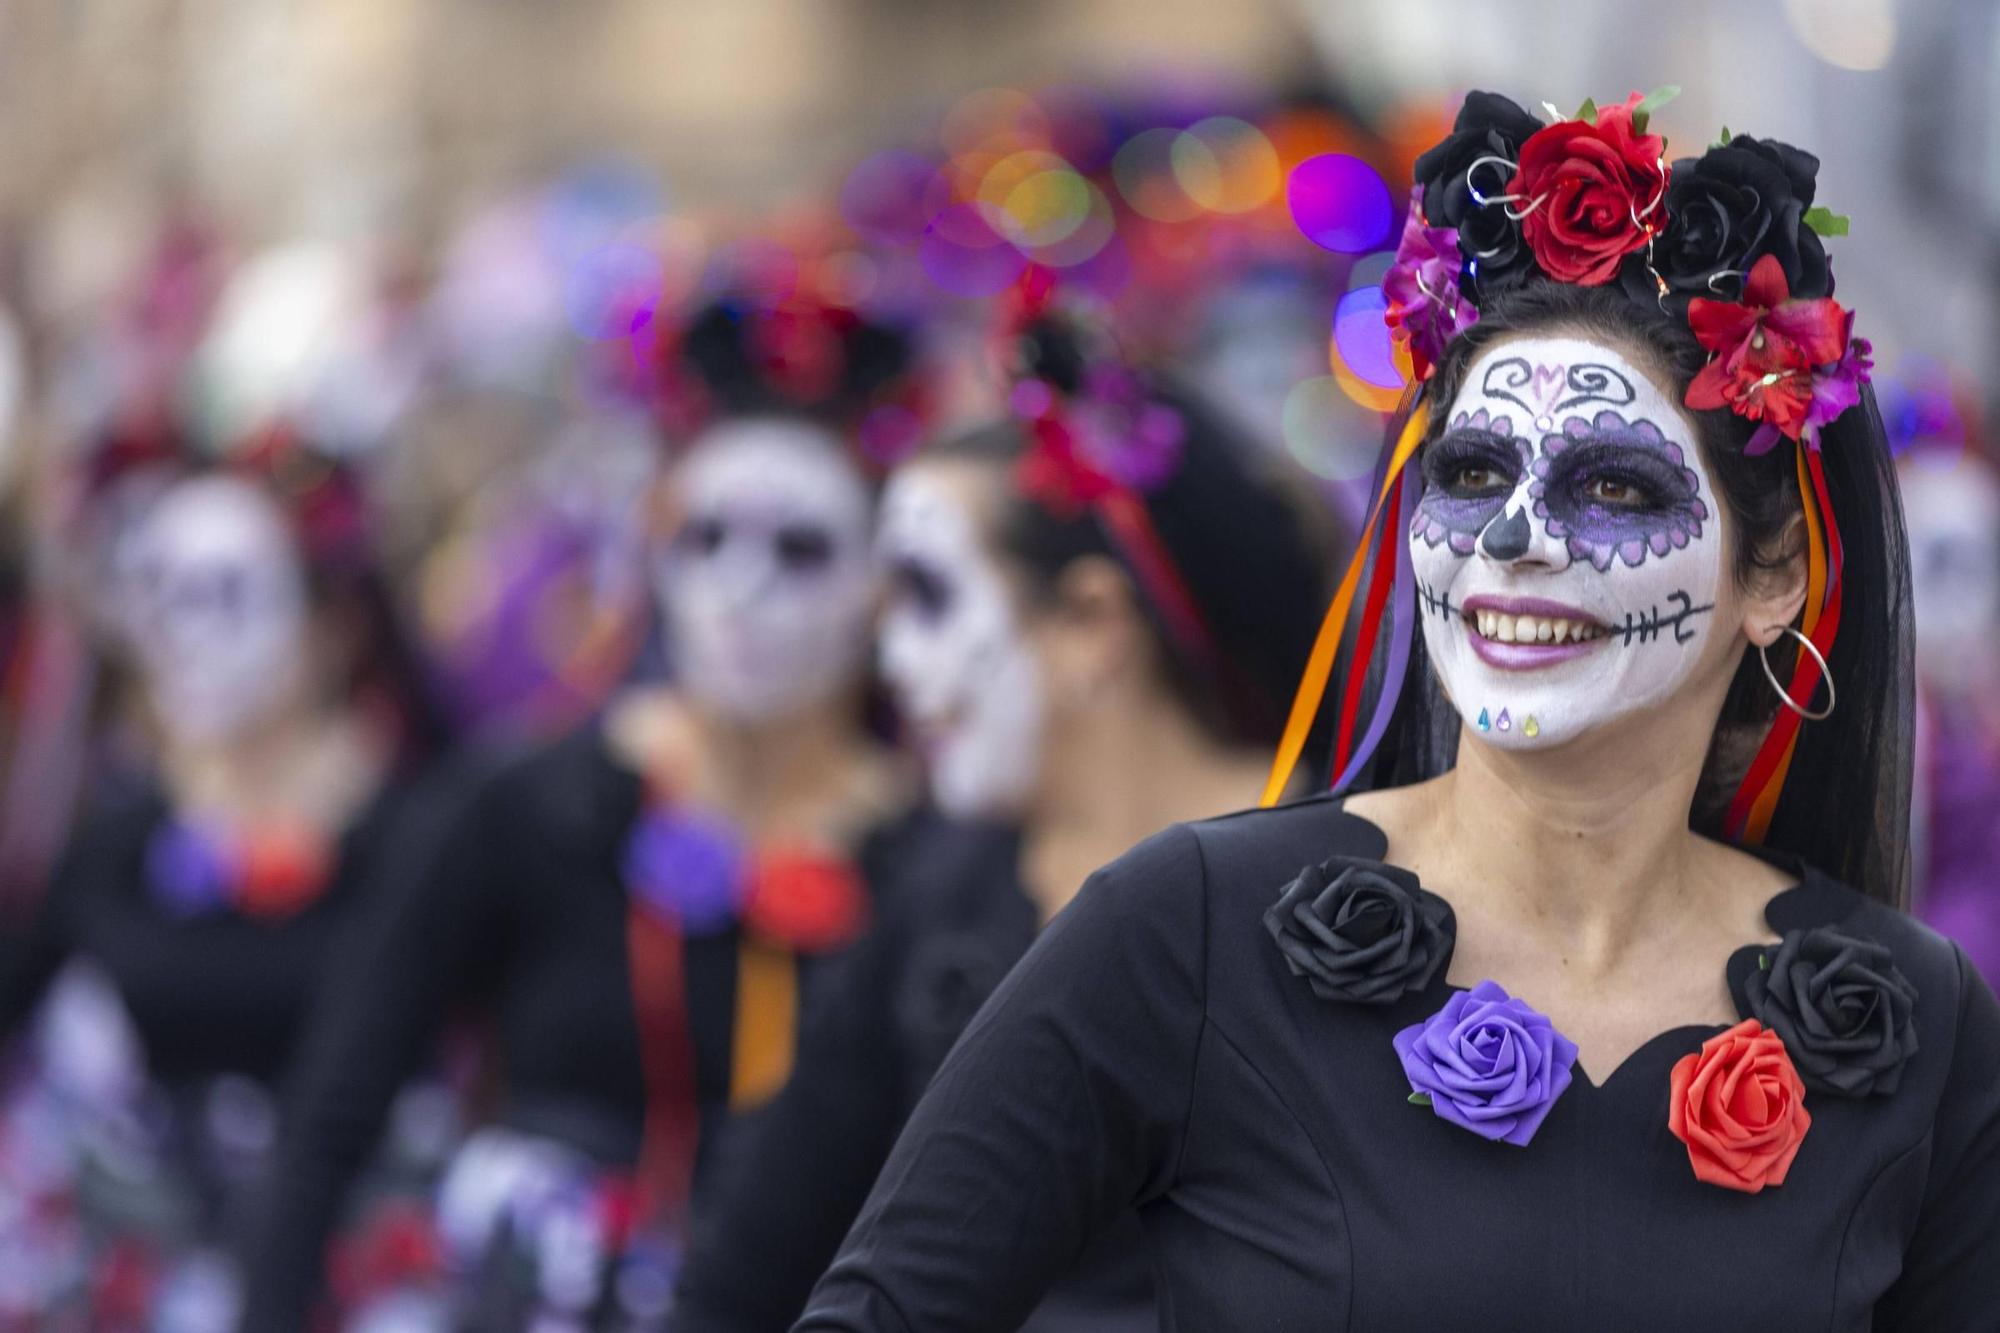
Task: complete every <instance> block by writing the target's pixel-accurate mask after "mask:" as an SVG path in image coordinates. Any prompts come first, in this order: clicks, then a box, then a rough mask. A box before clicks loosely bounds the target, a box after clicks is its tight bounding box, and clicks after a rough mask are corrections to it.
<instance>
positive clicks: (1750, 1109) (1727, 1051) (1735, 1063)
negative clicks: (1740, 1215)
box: [1667, 1018, 1812, 1194]
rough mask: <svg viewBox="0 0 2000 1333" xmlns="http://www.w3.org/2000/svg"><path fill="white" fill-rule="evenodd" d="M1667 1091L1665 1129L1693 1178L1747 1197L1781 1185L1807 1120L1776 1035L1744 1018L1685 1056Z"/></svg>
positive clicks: (1801, 1092)
mask: <svg viewBox="0 0 2000 1333" xmlns="http://www.w3.org/2000/svg"><path fill="white" fill-rule="evenodd" d="M1670 1087H1671V1093H1670V1098H1669V1103H1668V1108H1667V1128H1668V1129H1670V1130H1672V1131H1673V1135H1674V1137H1675V1138H1677V1139H1679V1140H1680V1141H1681V1142H1682V1143H1685V1144H1686V1145H1687V1150H1688V1161H1689V1162H1690V1163H1691V1164H1692V1165H1693V1167H1694V1174H1695V1178H1696V1179H1697V1180H1702V1181H1706V1182H1707V1183H1708V1184H1711V1185H1720V1186H1721V1187H1722V1188H1723V1189H1728V1190H1741V1191H1742V1192H1743V1193H1745V1194H1756V1193H1758V1192H1759V1191H1760V1190H1762V1189H1763V1188H1764V1187H1765V1186H1766V1185H1782V1184H1784V1183H1785V1173H1786V1172H1788V1171H1790V1170H1791V1167H1792V1159H1793V1158H1794V1157H1797V1156H1798V1155H1799V1145H1800V1144H1801V1143H1803V1142H1804V1141H1805V1137H1806V1130H1808V1129H1809V1128H1811V1127H1812V1117H1811V1116H1810V1115H1808V1114H1806V1089H1805V1084H1804V1083H1802V1082H1801V1081H1800V1080H1799V1071H1798V1070H1797V1069H1794V1068H1793V1067H1792V1057H1791V1056H1790V1055H1789V1054H1787V1053H1786V1051H1785V1043H1784V1042H1783V1041H1782V1040H1781V1039H1780V1038H1779V1036H1778V1034H1777V1033H1775V1032H1773V1031H1771V1030H1770V1029H1769V1028H1767V1027H1765V1026H1764V1025H1763V1024H1762V1023H1759V1022H1758V1021H1757V1020H1756V1019H1754V1018H1746V1019H1744V1020H1743V1021H1742V1022H1741V1023H1738V1024H1737V1025H1736V1026H1735V1027H1733V1028H1731V1029H1729V1031H1727V1032H1724V1033H1721V1034H1720V1035H1718V1036H1714V1037H1710V1038H1709V1039H1708V1040H1707V1041H1705V1042H1703V1043H1702V1044H1701V1050H1700V1051H1699V1052H1698V1053H1697V1054H1694V1055H1689V1056H1684V1057H1682V1059H1681V1060H1680V1062H1679V1063H1678V1064H1676V1065H1675V1066H1674V1072H1673V1076H1672V1082H1671V1084H1670Z"/></svg>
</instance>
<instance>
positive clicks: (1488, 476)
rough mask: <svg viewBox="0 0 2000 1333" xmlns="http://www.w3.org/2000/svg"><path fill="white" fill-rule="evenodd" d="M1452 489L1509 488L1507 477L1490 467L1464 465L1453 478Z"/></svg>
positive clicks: (1487, 489) (1473, 490)
mask: <svg viewBox="0 0 2000 1333" xmlns="http://www.w3.org/2000/svg"><path fill="white" fill-rule="evenodd" d="M1451 484H1452V489H1453V490H1457V491H1470V492H1478V491H1497V490H1505V489H1507V485H1508V483H1507V479H1506V478H1505V477H1503V476H1501V475H1500V474H1499V473H1498V472H1495V471H1494V470H1493V469H1492V468H1490V467H1462V468H1460V469H1459V470H1458V475H1457V476H1456V477H1453V478H1452V483H1451Z"/></svg>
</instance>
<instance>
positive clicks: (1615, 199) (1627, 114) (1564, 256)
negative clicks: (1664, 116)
mask: <svg viewBox="0 0 2000 1333" xmlns="http://www.w3.org/2000/svg"><path fill="white" fill-rule="evenodd" d="M1643 100H1644V99H1643V98H1642V97H1641V96H1640V95H1639V94H1638V93H1633V94H1632V96H1631V97H1630V98H1629V99H1627V100H1626V102H1625V104H1624V105H1623V106H1613V107H1606V108H1605V109H1604V110H1602V111H1600V112H1598V113H1597V119H1596V121H1595V122H1591V121H1585V120H1564V121H1558V122H1557V123H1556V124H1554V125H1550V126H1548V127H1546V128H1545V129H1540V130H1537V131H1535V133H1534V134H1532V135H1530V136H1529V137H1528V141H1527V142H1526V143H1524V144H1522V145H1521V160H1520V163H1519V165H1518V166H1517V167H1516V168H1515V171H1514V178H1513V180H1511V181H1509V182H1508V185H1507V192H1508V193H1509V194H1511V195H1515V196H1517V198H1516V199H1515V201H1514V202H1513V204H1512V205H1511V207H1512V208H1513V209H1514V210H1515V211H1516V212H1517V213H1519V214H1521V215H1522V222H1521V235H1522V238H1523V239H1524V240H1526V241H1527V243H1528V249H1529V250H1530V251H1532V252H1533V253H1534V256H1535V262H1536V263H1538V264H1540V265H1541V266H1542V271H1543V272H1545V273H1547V274H1548V275H1549V276H1550V277H1552V278H1556V279H1559V280H1560V281H1563V282H1573V283H1576V284H1577V285H1578V286H1582V287H1595V286H1598V285H1600V284H1602V283H1606V282H1610V281H1611V280H1612V279H1613V278H1615V277H1617V276H1618V265H1619V261H1620V260H1622V259H1623V258H1624V257H1625V256H1626V255H1629V254H1631V253H1632V252H1633V251H1634V250H1637V249H1639V248H1641V247H1642V246H1644V245H1645V244H1646V241H1647V238H1648V237H1650V236H1651V235H1652V234H1653V232H1655V231H1657V230H1658V229H1659V228H1661V227H1663V226H1665V225H1666V221H1667V218H1666V209H1665V208H1664V206H1663V203H1662V201H1663V200H1664V198H1665V195H1666V189H1667V167H1666V164H1665V163H1664V162H1663V161H1662V160H1661V158H1662V156H1663V155H1664V154H1665V152H1666V141H1665V140H1664V139H1662V138H1661V137H1660V136H1659V135H1657V134H1640V133H1639V132H1638V130H1637V129H1636V128H1635V127H1634V126H1633V124H1632V113H1633V111H1634V110H1636V109H1637V107H1638V105H1639V103H1640V102H1641V101H1643Z"/></svg>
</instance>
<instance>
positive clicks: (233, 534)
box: [132, 477, 309, 741]
mask: <svg viewBox="0 0 2000 1333" xmlns="http://www.w3.org/2000/svg"><path fill="white" fill-rule="evenodd" d="M133 559H134V573H135V585H136V586H135V589H134V607H133V610H134V616H133V621H134V623H133V627H132V628H133V634H134V638H135V648H136V650H137V655H138V659H139V665H140V670H141V672H142V674H143V675H144V678H145V683H146V688H147V691H148V693H149V694H150V695H151V697H152V703H153V709H154V712H155V713H156V714H157V715H158V717H159V722H160V725H161V726H162V727H164V728H165V729H166V730H167V731H168V732H169V733H170V734H173V735H177V736H180V737H182V738H184V739H187V740H194V741H218V740H224V739H227V738H228V737H230V736H232V735H235V734H236V733H238V732H240V731H242V730H243V729H245V728H246V727H249V726H253V725H255V724H256V723H258V722H260V721H263V720H264V719H266V718H268V717H269V716H270V715H271V714H272V713H274V712H275V711H277V710H278V709H279V708H281V707H283V706H285V705H286V704H287V703H288V702H290V701H291V700H292V699H293V698H294V697H296V694H297V692H298V691H299V690H300V689H301V688H302V687H303V686H304V684H305V680H306V652H307V622H308V619H309V611H308V605H307V595H306V582H305V573H304V570H303V569H302V568H301V567H300V563H299V556H298V551H297V548H296V547H295V546H294V545H293V542H292V537H291V533H290V532H289V531H288V530H287V528H286V526H285V520H284V516H283V515H282V514H281V513H280V512H279V510H278V508H277V506H276V505H275V504H274V503H273V502H272V501H271V499H270V497H268V496H266V495H265V494H264V493H263V491H261V490H259V489H258V488H257V487H256V486H254V485H252V484H250V483H248V482H244V481H239V480H237V479H235V478H233V477H202V478H197V479H195V480H192V481H185V482H182V483H180V484H179V485H177V486H174V487H173V488H171V489H170V490H168V491H167V492H166V493H165V494H164V495H162V496H161V497H160V499H159V500H158V502H157V503H155V504H154V505H153V507H152V508H151V509H150V510H149V511H148V512H147V514H146V516H145V519H144V520H143V522H142V524H141V527H140V531H139V533H138V534H137V537H136V539H135V542H134V549H133Z"/></svg>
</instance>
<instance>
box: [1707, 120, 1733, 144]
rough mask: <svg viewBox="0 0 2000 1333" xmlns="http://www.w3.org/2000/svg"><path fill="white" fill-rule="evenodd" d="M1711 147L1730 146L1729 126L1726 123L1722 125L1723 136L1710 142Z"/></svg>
mask: <svg viewBox="0 0 2000 1333" xmlns="http://www.w3.org/2000/svg"><path fill="white" fill-rule="evenodd" d="M1709 147H1710V148H1727V147H1729V127H1728V126H1727V125H1724V126H1723V127H1722V137H1721V138H1720V139H1717V140H1716V141H1715V142H1714V143H1712V144H1710V145H1709Z"/></svg>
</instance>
